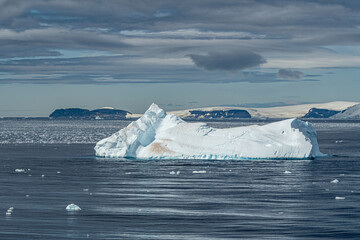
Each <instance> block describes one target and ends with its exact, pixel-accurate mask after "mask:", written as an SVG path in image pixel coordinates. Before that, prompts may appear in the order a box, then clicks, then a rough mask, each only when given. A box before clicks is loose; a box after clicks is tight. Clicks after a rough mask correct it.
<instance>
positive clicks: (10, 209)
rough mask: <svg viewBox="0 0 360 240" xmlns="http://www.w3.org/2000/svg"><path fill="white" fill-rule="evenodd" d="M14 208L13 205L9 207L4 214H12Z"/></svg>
mask: <svg viewBox="0 0 360 240" xmlns="http://www.w3.org/2000/svg"><path fill="white" fill-rule="evenodd" d="M13 210H14V207H10V208H9V209H8V210H7V211H6V216H10V215H11V214H12V212H13Z"/></svg>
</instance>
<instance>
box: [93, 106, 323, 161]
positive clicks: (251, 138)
mask: <svg viewBox="0 0 360 240" xmlns="http://www.w3.org/2000/svg"><path fill="white" fill-rule="evenodd" d="M282 132H286V133H287V134H282ZM95 152H96V155H97V156H100V157H128V158H139V159H217V160H227V159H269V158H270V159H312V158H316V157H320V156H324V154H322V153H321V152H320V150H319V145H318V142H317V134H316V131H315V130H314V128H313V127H312V125H311V123H308V122H303V121H301V120H299V119H288V120H284V121H279V122H274V123H270V124H267V125H263V126H257V125H253V126H246V127H235V128H227V129H216V128H212V127H210V126H208V125H207V124H206V123H188V122H185V121H183V120H182V119H181V118H179V117H177V116H175V115H173V114H166V113H165V112H164V110H162V109H161V108H159V107H158V106H157V105H156V104H152V105H151V106H150V108H149V109H148V110H147V111H146V112H145V114H144V115H143V116H142V117H141V118H139V119H138V120H136V121H134V122H132V123H130V124H129V125H128V126H127V127H125V128H123V129H121V130H120V131H118V132H116V133H114V134H113V135H112V136H110V137H108V138H105V139H103V140H101V141H99V142H98V143H97V144H96V146H95Z"/></svg>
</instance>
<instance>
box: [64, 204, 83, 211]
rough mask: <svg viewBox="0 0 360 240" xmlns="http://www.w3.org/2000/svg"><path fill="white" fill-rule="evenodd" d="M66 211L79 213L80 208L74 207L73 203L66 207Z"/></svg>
mask: <svg viewBox="0 0 360 240" xmlns="http://www.w3.org/2000/svg"><path fill="white" fill-rule="evenodd" d="M66 210H67V211H69V212H74V211H80V210H81V208H80V207H79V206H78V205H76V204H74V203H71V204H69V205H67V206H66Z"/></svg>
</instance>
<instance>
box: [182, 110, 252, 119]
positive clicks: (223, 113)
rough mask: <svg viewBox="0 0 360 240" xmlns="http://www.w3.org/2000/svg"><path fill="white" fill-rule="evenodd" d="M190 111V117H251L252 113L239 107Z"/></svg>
mask: <svg viewBox="0 0 360 240" xmlns="http://www.w3.org/2000/svg"><path fill="white" fill-rule="evenodd" d="M189 112H190V115H189V116H187V117H186V118H189V119H194V118H195V119H198V118H201V119H221V118H226V119H229V118H251V115H250V113H249V112H248V111H246V110H238V109H232V110H214V111H201V110H191V111H189Z"/></svg>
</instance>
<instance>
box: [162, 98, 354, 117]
mask: <svg viewBox="0 0 360 240" xmlns="http://www.w3.org/2000/svg"><path fill="white" fill-rule="evenodd" d="M356 104H358V102H344V101H337V102H328V103H313V104H301V105H292V106H282V107H270V108H243V107H207V108H194V109H187V110H182V111H172V112H169V113H171V114H175V115H176V116H178V117H181V118H187V117H189V116H191V113H190V111H195V110H200V111H218V110H224V111H226V110H232V109H239V110H246V111H248V112H249V113H250V115H251V117H252V118H295V117H302V116H304V115H305V114H306V113H308V112H309V110H310V109H311V108H320V109H328V110H336V111H343V110H345V109H347V108H348V107H351V106H353V105H356Z"/></svg>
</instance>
